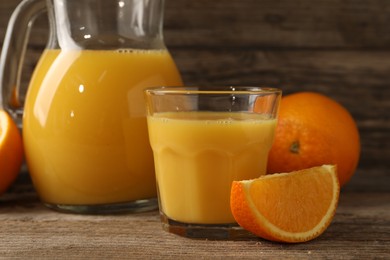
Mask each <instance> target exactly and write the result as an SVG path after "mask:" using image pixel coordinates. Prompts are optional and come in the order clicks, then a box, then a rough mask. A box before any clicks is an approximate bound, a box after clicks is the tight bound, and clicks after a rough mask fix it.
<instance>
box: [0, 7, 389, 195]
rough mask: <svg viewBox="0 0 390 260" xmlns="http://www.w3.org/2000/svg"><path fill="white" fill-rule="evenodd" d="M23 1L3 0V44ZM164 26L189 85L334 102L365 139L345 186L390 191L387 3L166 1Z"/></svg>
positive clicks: (31, 57) (37, 43) (35, 47)
mask: <svg viewBox="0 0 390 260" xmlns="http://www.w3.org/2000/svg"><path fill="white" fill-rule="evenodd" d="M19 2H20V0H7V1H5V0H3V1H1V2H0V44H1V45H2V42H3V39H4V34H5V28H6V26H7V23H8V19H9V17H10V15H11V13H12V10H13V9H14V8H15V7H16V5H17V4H18V3H19ZM47 28H48V27H47V20H46V19H45V18H44V17H42V18H40V19H38V20H37V22H36V24H35V27H34V30H33V33H32V35H31V40H30V45H29V51H28V53H27V60H26V64H25V73H24V75H25V77H24V78H23V83H24V84H27V82H28V79H29V76H30V74H31V71H32V70H33V69H34V66H35V64H36V62H37V59H38V58H39V55H40V53H41V51H42V49H43V48H44V45H45V42H46V39H47V31H48V29H47ZM164 28H165V29H164V32H165V33H164V34H165V42H166V44H167V46H168V48H169V50H170V51H171V53H172V55H173V57H174V59H175V61H176V63H177V65H178V67H179V69H180V71H181V73H182V76H183V79H184V81H185V83H186V84H188V85H201V84H208V85H268V86H275V87H280V88H282V90H283V91H284V94H289V93H293V92H297V91H304V90H309V91H318V92H321V93H324V94H326V95H328V96H330V97H332V98H334V99H336V100H337V101H339V102H340V103H341V104H343V105H344V106H345V107H347V109H348V110H349V111H350V112H351V114H352V115H353V116H354V118H355V119H356V121H357V123H358V127H359V130H360V134H361V145H362V152H361V159H360V163H359V167H358V170H357V172H356V174H355V176H354V177H353V179H352V181H351V182H350V183H349V184H348V185H347V186H346V187H345V190H347V191H348V190H354V191H390V149H389V148H390V118H389V115H390V87H389V85H390V1H388V0H315V1H311V0H295V1H291V0H273V1H270V0H214V1H210V0H166V5H165V26H164ZM329 116H331V115H329Z"/></svg>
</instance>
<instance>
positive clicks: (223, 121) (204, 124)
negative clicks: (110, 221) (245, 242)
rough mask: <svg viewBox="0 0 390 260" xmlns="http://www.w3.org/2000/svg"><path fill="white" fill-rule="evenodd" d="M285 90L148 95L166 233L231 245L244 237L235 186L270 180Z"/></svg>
mask: <svg viewBox="0 0 390 260" xmlns="http://www.w3.org/2000/svg"><path fill="white" fill-rule="evenodd" d="M281 94H282V93H281V90H279V89H276V88H262V87H160V88H152V89H147V90H146V91H145V96H146V104H147V123H148V132H149V141H150V144H151V147H152V150H153V155H154V162H155V171H156V180H157V187H158V189H157V190H158V200H159V208H160V215H161V219H162V224H163V228H164V229H165V230H167V231H169V232H172V233H175V234H179V235H182V236H186V237H193V238H208V239H225V238H230V237H232V236H233V235H234V233H235V232H234V231H235V230H239V227H238V226H237V224H236V222H235V219H234V217H233V215H232V213H231V210H230V189H231V184H232V182H233V181H237V180H245V179H253V178H257V177H259V176H261V175H263V174H265V173H266V166H267V157H268V153H269V150H270V148H271V145H272V142H273V139H274V132H275V127H276V122H277V113H278V107H279V102H280V98H281Z"/></svg>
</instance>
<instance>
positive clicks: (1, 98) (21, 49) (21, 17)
mask: <svg viewBox="0 0 390 260" xmlns="http://www.w3.org/2000/svg"><path fill="white" fill-rule="evenodd" d="M45 10H46V2H45V0H23V1H22V2H21V3H20V4H19V5H18V6H17V7H16V9H15V10H14V12H13V13H12V15H11V18H10V20H9V22H8V26H7V30H6V34H5V38H4V43H3V48H2V50H1V57H0V88H1V91H0V109H5V110H6V111H7V112H9V113H10V114H11V115H12V117H13V118H14V120H15V122H16V123H17V124H18V126H19V127H20V128H21V125H22V116H23V101H21V100H20V81H21V73H22V68H23V62H24V56H25V53H26V49H27V44H28V40H29V36H30V31H31V28H32V25H33V23H34V21H35V19H36V18H37V17H38V16H39V15H40V14H42V13H43V12H44V11H45Z"/></svg>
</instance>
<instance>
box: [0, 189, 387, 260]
mask: <svg viewBox="0 0 390 260" xmlns="http://www.w3.org/2000/svg"><path fill="white" fill-rule="evenodd" d="M389 201H390V193H353V192H352V193H350V192H348V193H341V200H340V204H339V207H338V209H337V212H336V216H335V218H334V220H333V222H332V224H331V225H330V227H329V228H328V229H327V230H326V231H325V233H324V234H323V235H322V236H320V237H319V238H317V239H315V240H313V241H310V242H308V243H303V244H295V245H294V244H292V245H289V244H281V243H272V242H268V241H265V240H262V239H260V238H256V237H254V236H252V235H248V236H245V237H243V238H241V239H239V240H234V241H233V240H230V241H229V240H227V241H210V240H193V239H187V238H183V237H179V236H176V235H173V234H170V233H167V232H165V231H163V230H162V228H161V224H160V220H159V217H158V213H157V212H156V211H153V212H149V213H141V214H124V215H107V216H92V215H91V216H88V215H71V214H62V213H57V212H54V211H51V210H49V209H46V208H45V207H43V206H42V205H41V204H40V203H39V202H38V201H37V200H36V197H35V194H34V193H30V194H29V193H24V194H23V195H22V196H21V195H20V194H19V196H17V197H15V196H14V197H12V196H11V195H10V196H8V197H3V198H2V199H1V201H0V223H1V225H0V255H1V257H4V258H8V257H20V258H25V257H29V258H39V259H42V258H50V259H52V258H60V259H62V258H67V259H74V258H77V259H85V258H93V259H99V258H105V259H113V258H119V259H123V258H131V259H134V258H136V259H139V258H142V259H145V258H147V259H149V258H150V259H160V258H164V259H195V258H196V259H201V258H204V259H210V258H212V259H222V258H226V257H228V258H244V259H247V258H249V259H251V258H256V259H259V258H261V259H263V258H264V259H268V258H277V259H280V258H283V259H297V258H299V259H319V258H320V259H373V258H376V259H388V258H389V257H390V235H389V234H390V204H389Z"/></svg>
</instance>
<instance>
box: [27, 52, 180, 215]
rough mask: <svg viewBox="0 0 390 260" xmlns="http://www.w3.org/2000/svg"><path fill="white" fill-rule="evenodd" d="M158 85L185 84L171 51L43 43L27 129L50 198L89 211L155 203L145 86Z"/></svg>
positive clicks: (34, 169) (38, 182) (33, 170)
mask: <svg viewBox="0 0 390 260" xmlns="http://www.w3.org/2000/svg"><path fill="white" fill-rule="evenodd" d="M161 84H163V85H176V84H179V85H180V84H181V79H180V76H179V73H178V71H177V68H176V66H175V64H174V62H173V60H172V58H171V56H170V54H169V53H168V51H166V50H132V49H125V50H45V52H44V54H43V55H42V57H41V60H40V62H39V64H38V65H37V68H36V70H35V73H34V75H33V78H32V80H31V83H30V86H29V92H28V96H27V100H26V103H25V113H24V120H23V136H24V142H25V150H26V157H27V162H28V167H29V171H30V174H31V177H32V181H33V183H34V186H35V188H36V190H37V192H38V193H39V196H40V198H41V199H42V201H43V202H44V203H45V204H46V205H48V206H49V207H52V208H56V209H59V210H69V211H75V212H87V213H95V212H97V213H100V212H104V211H109V212H111V211H115V210H135V211H137V210H138V209H147V208H155V207H156V203H155V202H154V203H153V200H155V199H154V198H155V197H156V186H155V177H154V164H153V156H152V151H151V148H150V145H149V142H148V132H147V125H146V118H145V105H144V99H143V90H144V88H145V87H147V86H154V85H161ZM132 202H138V203H135V204H132ZM115 207H116V208H115Z"/></svg>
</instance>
